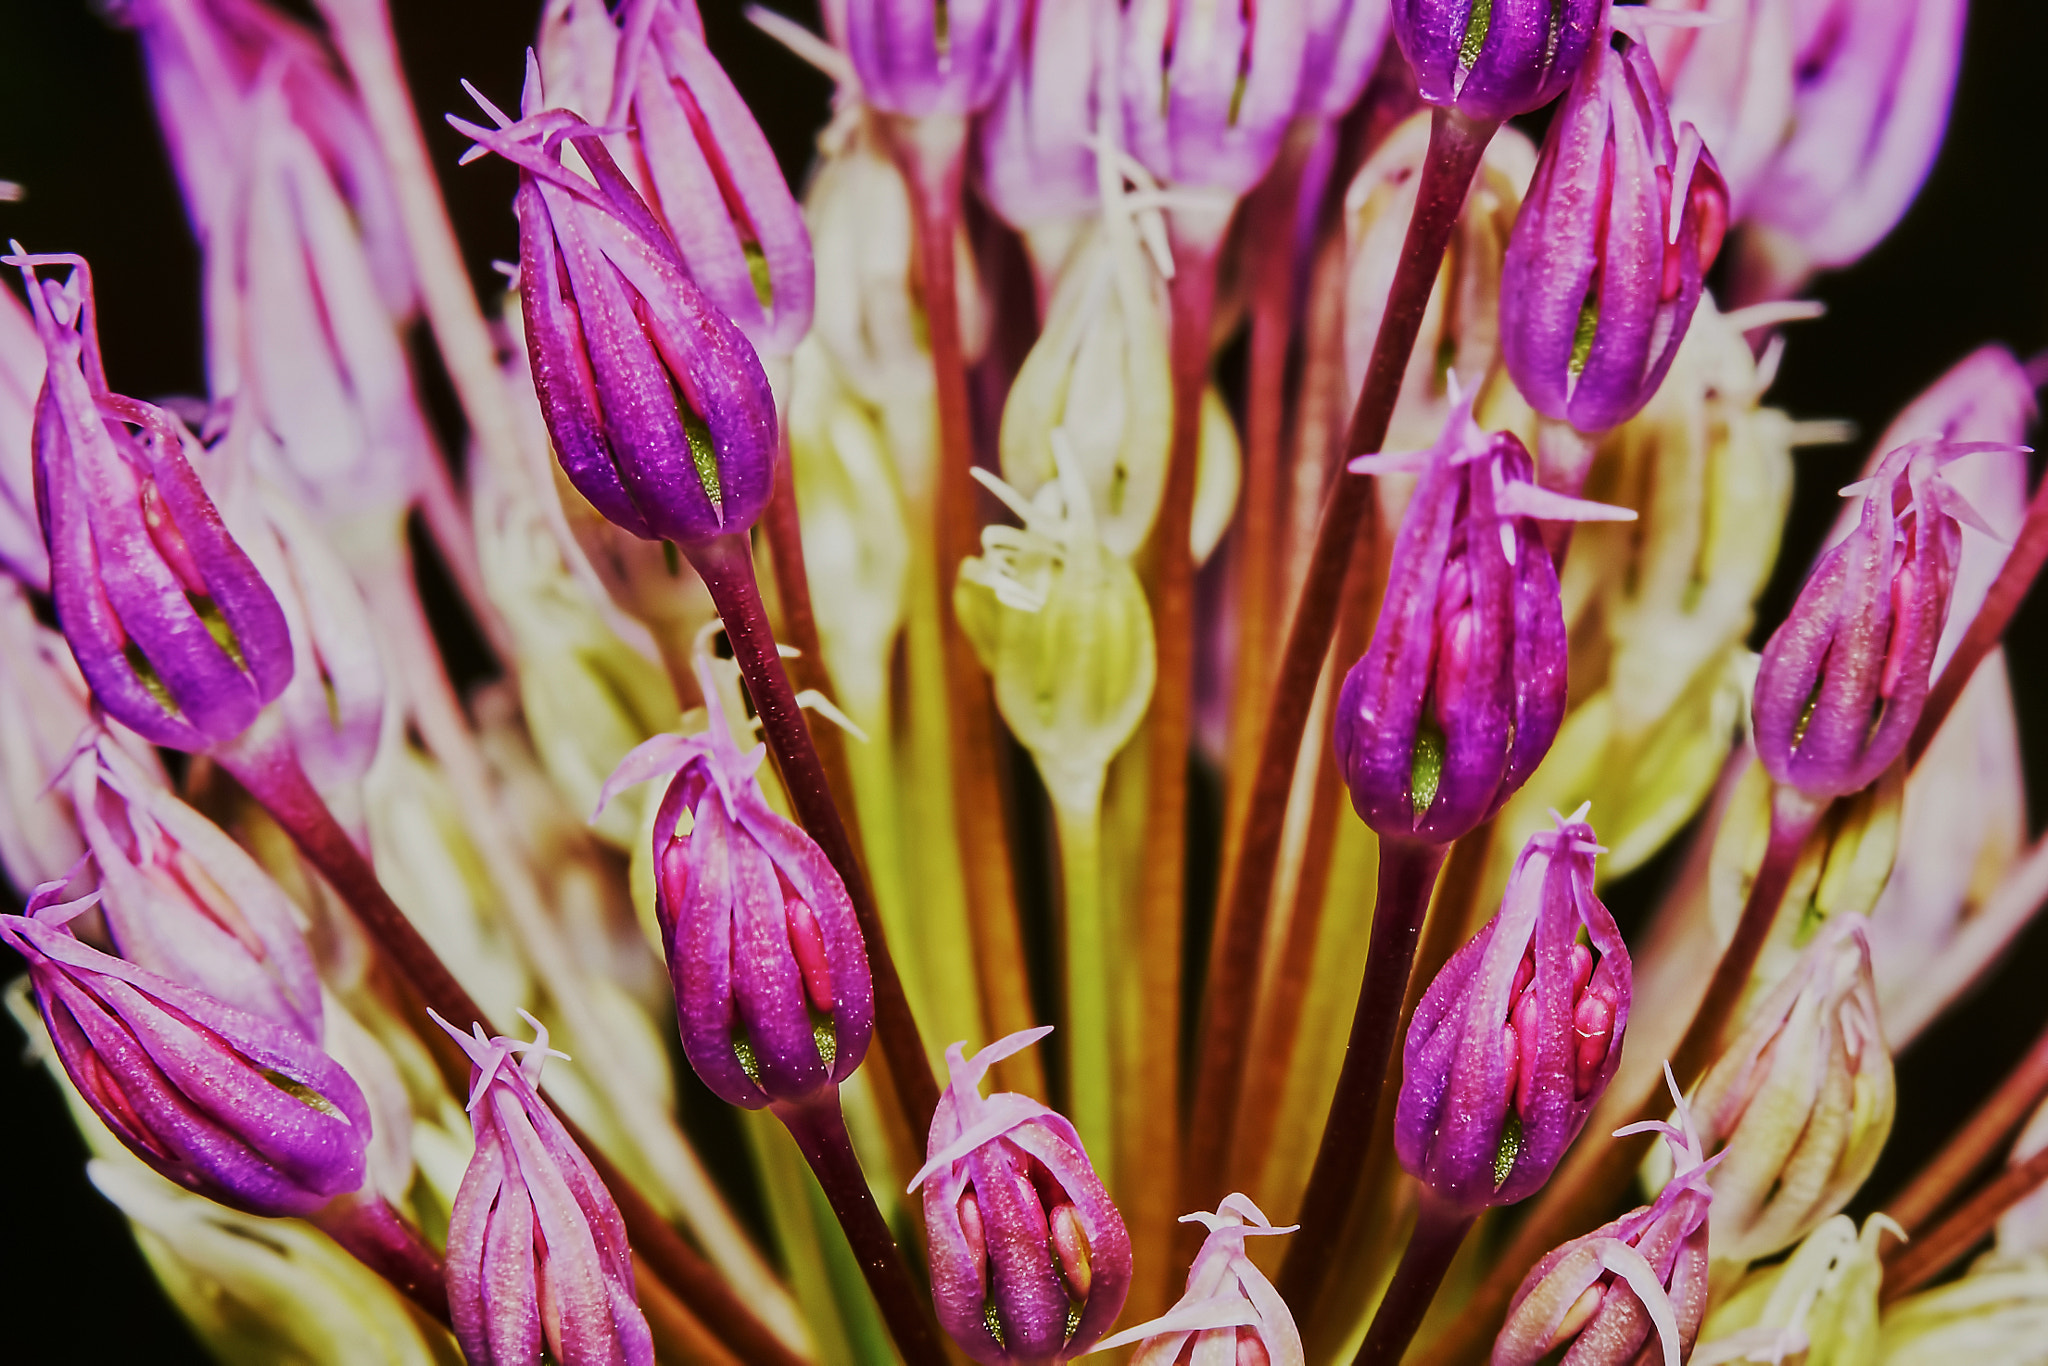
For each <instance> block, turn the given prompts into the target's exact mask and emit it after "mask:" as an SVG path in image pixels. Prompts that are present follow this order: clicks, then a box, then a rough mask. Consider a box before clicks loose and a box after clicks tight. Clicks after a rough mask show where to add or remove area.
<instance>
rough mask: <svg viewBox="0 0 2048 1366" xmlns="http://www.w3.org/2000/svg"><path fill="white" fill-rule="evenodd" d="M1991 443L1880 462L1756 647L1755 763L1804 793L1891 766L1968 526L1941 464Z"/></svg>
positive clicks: (1943, 444)
mask: <svg viewBox="0 0 2048 1366" xmlns="http://www.w3.org/2000/svg"><path fill="white" fill-rule="evenodd" d="M2011 449H2012V447H2010V446H2007V445H2004V444H2003V443H1998V442H1974V441H1970V442H1953V441H1943V440H1940V439H1929V440H1922V441H1916V442H1913V443H1911V444H1909V445H1905V446H1901V447H1899V448H1898V449H1897V450H1895V451H1893V452H1891V453H1890V454H1889V455H1887V456H1885V458H1884V459H1883V461H1882V462H1880V463H1879V465H1878V467H1877V472H1876V474H1875V475H1873V476H1872V477H1871V478H1869V479H1867V480H1865V481H1863V482H1862V483H1860V484H1856V485H1852V486H1851V487H1850V488H1849V489H1845V490H1844V492H1845V493H1849V492H1859V493H1862V494H1863V510H1862V516H1861V519H1860V520H1859V521H1858V522H1857V525H1856V529H1855V530H1854V531H1853V532H1851V533H1850V534H1849V535H1848V537H1847V538H1846V539H1844V540H1843V541H1841V542H1840V543H1839V544H1838V545H1836V546H1834V547H1833V548H1831V549H1830V550H1828V551H1827V552H1826V553H1825V554H1823V555H1822V556H1821V558H1820V562H1819V563H1818V564H1816V565H1815V566H1814V569H1813V573H1812V574H1810V575H1809V576H1808V577H1807V580H1806V586H1805V587H1803V588H1801V589H1800V590H1799V598H1798V600H1797V601H1796V602H1794V603H1793V604H1792V611H1791V613H1790V615H1788V616H1787V617H1786V618H1785V622H1784V624H1783V625H1782V626H1780V627H1779V628H1778V629H1777V631H1776V633H1775V634H1773V635H1772V636H1771V639H1770V643H1769V644H1767V645H1765V646H1764V655H1763V663H1762V666H1761V667H1760V668H1759V669H1758V671H1757V679H1756V700H1755V703H1754V705H1753V708H1752V712H1753V715H1754V717H1755V725H1756V751H1757V757H1758V758H1759V759H1760V760H1762V761H1763V765H1764V768H1765V769H1766V770H1767V771H1768V772H1769V773H1770V775H1771V777H1772V778H1773V779H1774V780H1776V781H1777V782H1780V783H1783V784H1785V785H1787V786H1789V787H1792V788H1796V789H1797V790H1799V791H1800V792H1803V793H1805V794H1807V795H1808V796H1812V797H1835V796H1842V795H1846V794H1847V793H1851V792H1858V791H1861V790H1862V789H1863V788H1865V787H1868V786H1869V785H1870V784H1871V783H1872V782H1874V781H1875V780H1876V778H1877V776H1878V774H1880V773H1882V772H1883V771H1884V770H1885V768H1886V766H1887V765H1889V764H1890V763H1891V761H1892V760H1893V759H1894V758H1896V757H1898V754H1899V751H1900V750H1901V749H1903V748H1904V747H1905V744H1906V741H1907V740H1908V739H1909V738H1910V737H1911V735H1912V733H1913V727H1914V725H1915V723H1917V722H1918V721H1919V719H1920V708H1921V705H1922V704H1923V703H1925V702H1926V700H1927V688H1928V685H1929V683H1930V681H1931V679H1930V675H1931V672H1932V664H1933V659H1934V648H1935V644H1936V642H1937V641H1938V640H1939V639H1940V638H1941V633H1942V626H1943V624H1944V622H1945V621H1946V620H1947V617H1948V609H1949V598H1950V595H1951V592H1952V590H1953V588H1954V584H1955V574H1956V564H1957V560H1958V558H1959V557H1960V554H1961V549H1962V531H1961V528H1960V526H1959V525H1958V523H1959V521H1968V522H1970V523H1971V524H1972V525H1973V526H1978V527H1979V529H1982V530H1987V534H1988V529H1987V528H1984V527H1983V526H1982V519H1981V518H1979V517H1978V515H1977V514H1976V512H1975V511H1974V510H1973V509H1971V507H1970V505H1969V504H1968V503H1967V502H1966V501H1964V499H1963V497H1962V495H1961V494H1960V493H1959V492H1957V490H1956V489H1955V488H1954V487H1953V486H1952V485H1951V484H1950V483H1949V481H1948V477H1947V474H1946V471H1945V468H1944V467H1945V466H1947V465H1948V463H1949V462H1950V461H1952V460H1955V459H1958V458H1959V457H1961V456H1965V455H1969V454H1973V453H1975V452H1978V451H2010V450H2011Z"/></svg>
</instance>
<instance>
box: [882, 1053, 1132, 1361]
mask: <svg viewBox="0 0 2048 1366" xmlns="http://www.w3.org/2000/svg"><path fill="white" fill-rule="evenodd" d="M1051 1032H1052V1029H1051V1027H1050V1026H1046V1027H1042V1028H1039V1029H1027V1030H1024V1031H1022V1032H1020V1033H1017V1034H1012V1035H1010V1036H1009V1037H1007V1038H1003V1039H998V1040H996V1041H995V1042H994V1043H992V1044H990V1045H989V1046H988V1047H987V1048H984V1049H982V1050H981V1051H980V1052H979V1053H976V1054H975V1055H974V1056H973V1057H972V1058H969V1057H967V1056H966V1049H965V1045H963V1044H957V1043H956V1044H954V1045H952V1046H951V1047H950V1048H948V1049H947V1050H946V1071H947V1075H948V1078H949V1081H948V1084H947V1086H946V1092H945V1094H944V1095H943V1096H941V1097H940V1098H939V1108H938V1111H937V1112H936V1113H935V1114H934V1115H933V1116H932V1133H931V1141H930V1144H929V1146H928V1148H927V1155H928V1160H927V1161H926V1162H925V1164H924V1166H923V1167H922V1168H921V1169H919V1171H918V1173H917V1175H916V1176H915V1177H913V1178H912V1179H911V1182H910V1189H911V1190H913V1191H914V1190H916V1189H917V1188H918V1187H919V1186H922V1187H924V1218H925V1228H926V1229H927V1231H928V1232H929V1235H930V1238H931V1273H932V1299H933V1302H934V1304H935V1305H936V1307H937V1309H938V1312H939V1323H940V1325H941V1326H942V1327H944V1328H945V1330H946V1332H947V1333H948V1334H950V1335H951V1337H952V1339H953V1341H954V1342H956V1343H958V1344H959V1345H960V1349H961V1350H962V1351H964V1352H966V1353H967V1355H969V1356H971V1357H973V1358H974V1359H975V1360H976V1361H984V1362H989V1363H993V1364H999V1366H1035V1364H1036V1363H1053V1362H1061V1361H1066V1360H1068V1359H1070V1358H1072V1357H1076V1356H1080V1355H1081V1354H1083V1353H1085V1352H1087V1351H1089V1350H1090V1349H1091V1348H1092V1347H1094V1346H1095V1343H1096V1340H1097V1339H1099V1338H1100V1337H1101V1336H1102V1335H1103V1334H1104V1333H1105V1332H1107V1331H1108V1330H1109V1326H1110V1324H1112V1323H1114V1322H1116V1316H1117V1315H1118V1314H1119V1313H1120V1312H1122V1310H1123V1307H1124V1296H1125V1295H1126V1294H1127V1293H1128V1292H1129V1290H1130V1287H1131V1241H1130V1237H1129V1235H1127V1234H1126V1233H1125V1232H1124V1221H1123V1218H1122V1216H1120V1215H1119V1214H1118V1213H1117V1211H1116V1206H1115V1205H1113V1204H1111V1203H1110V1199H1109V1194H1108V1192H1106V1191H1105V1190H1103V1188H1102V1181H1101V1179H1100V1178H1098V1177H1097V1176H1096V1175H1095V1168H1094V1167H1093V1166H1091V1165H1090V1164H1089V1161H1088V1153H1087V1151H1086V1150H1085V1149H1084V1148H1083V1147H1082V1146H1081V1136H1080V1135H1079V1134H1077V1133H1075V1132H1074V1126H1073V1125H1072V1124H1070V1123H1068V1122H1067V1120H1066V1118H1065V1117H1064V1116H1061V1115H1058V1114H1055V1113H1054V1112H1053V1111H1051V1110H1048V1109H1047V1108H1046V1107H1045V1106H1043V1105H1041V1104H1039V1103H1038V1102H1037V1101H1035V1100H1033V1099H1031V1098H1030V1097H1029V1096H1021V1095H1017V1094H1015V1093H1014V1092H1009V1091H1002V1092H998V1093H997V1094H995V1095H992V1096H983V1095H982V1094H981V1081H982V1078H983V1077H985V1076H986V1075H987V1074H988V1069H989V1068H990V1067H991V1066H993V1065H994V1064H996V1063H998V1062H1000V1061H1002V1060H1003V1059H1004V1058H1007V1057H1009V1056H1011V1055H1012V1054H1014V1053H1016V1052H1018V1051H1019V1050H1021V1049H1024V1048H1028V1047H1029V1046H1030V1045H1032V1044H1034V1043H1036V1042H1037V1041H1038V1040H1040V1039H1042V1038H1044V1037H1045V1036H1046V1035H1047V1034H1050V1033H1051Z"/></svg>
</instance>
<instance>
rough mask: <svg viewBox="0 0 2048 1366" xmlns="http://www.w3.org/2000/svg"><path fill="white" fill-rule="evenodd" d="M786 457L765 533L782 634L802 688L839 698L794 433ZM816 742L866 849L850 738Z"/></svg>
mask: <svg viewBox="0 0 2048 1366" xmlns="http://www.w3.org/2000/svg"><path fill="white" fill-rule="evenodd" d="M782 443H783V450H782V456H781V458H780V459H778V460H777V461H776V462H775V493H774V495H773V496H772V497H771V498H769V500H768V506H767V508H766V509H765V510H764V511H763V512H762V513H761V530H762V532H763V534H764V535H765V536H766V537H767V541H768V563H769V565H770V566H771V567H772V568H773V569H774V571H775V596H776V599H777V601H778V603H779V604H780V606H781V608H782V630H783V634H784V635H786V636H788V637H789V643H790V644H791V645H794V646H795V647H796V650H797V655H796V658H795V659H793V660H791V661H790V665H789V671H790V672H791V673H793V674H795V675H796V682H797V686H798V687H799V688H803V689H805V690H807V691H814V692H818V693H822V694H824V695H825V696H827V697H833V698H834V700H837V698H836V695H835V694H834V692H833V689H832V678H831V675H830V674H829V673H827V672H826V669H825V651H824V647H823V646H821V645H820V644H819V643H818V618H817V615H816V614H815V613H814V612H813V611H812V610H811V578H810V575H809V574H808V573H807V572H806V571H805V569H804V532H803V525H802V523H801V522H800V521H799V520H798V518H797V507H796V471H795V469H794V467H793V465H792V463H791V461H790V458H789V433H788V430H787V428H785V429H784V431H783V436H782ZM812 738H813V739H814V740H816V741H817V745H818V758H819V761H820V762H822V763H823V764H824V765H825V780H826V783H827V785H828V786H829V787H830V789H831V792H832V797H833V800H834V801H835V802H836V803H837V804H838V807H839V810H840V813H841V815H842V816H843V817H844V818H845V820H846V822H847V825H848V828H849V830H850V831H851V837H852V839H853V842H854V845H855V847H856V848H861V849H863V850H864V849H865V844H864V842H863V840H862V839H861V829H860V819H859V810H858V808H856V807H855V805H854V801H853V776H852V774H851V773H850V772H849V771H848V768H847V763H846V740H845V738H844V737H843V736H841V735H840V733H839V729H838V727H836V726H826V727H823V728H822V729H820V730H819V731H817V732H816V733H815V734H814V735H813V736H812Z"/></svg>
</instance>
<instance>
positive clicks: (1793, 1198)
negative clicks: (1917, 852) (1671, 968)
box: [1691, 914, 1896, 1262]
mask: <svg viewBox="0 0 2048 1366" xmlns="http://www.w3.org/2000/svg"><path fill="white" fill-rule="evenodd" d="M1895 1103H1896V1092H1895V1089H1894V1085H1893V1078H1892V1059H1891V1053H1890V1052H1889V1051H1888V1050H1887V1049H1886V1047H1885V1041H1884V1034H1883V1030H1882V1028H1881V1027H1880V1025H1879V1022H1878V1016H1877V989H1876V987H1875V985H1874V984H1873V983H1872V981H1871V977H1870V946H1869V941H1868V937H1867V935H1866V932H1865V921H1864V919H1863V917H1862V916H1859V915H1853V914H1841V915H1838V916H1836V917H1834V918H1833V919H1831V920H1830V921H1828V923H1827V924H1826V925H1825V926H1824V927H1823V928H1822V929H1821V931H1820V933H1819V934H1818V935H1817V936H1816V937H1815V939H1814V941H1813V943H1812V944H1811V945H1810V946H1808V948H1807V950H1806V952H1805V953H1804V954H1803V955H1801V957H1800V959H1799V961H1798V963H1797V964H1796V965H1795V966H1794V967H1793V970H1792V971H1791V972H1790V973H1789V974H1787V975H1786V977H1785V979H1784V980H1783V981H1782V982H1780V983H1779V984H1778V985H1777V987H1776V988H1775V989H1773V990H1772V991H1771V993H1770V994H1769V995H1768V996H1767V997H1765V998H1764V999H1763V1000H1762V1001H1760V1002H1758V1003H1757V1005H1756V1007H1755V1008H1754V1009H1753V1010H1752V1011H1751V1012H1750V1014H1749V1015H1748V1016H1747V1018H1746V1020H1745V1022H1744V1024H1743V1025H1742V1027H1741V1028H1740V1030H1738V1031H1737V1032H1736V1034H1735V1035H1734V1037H1733V1038H1732V1039H1731V1040H1730V1041H1729V1042H1728V1044H1727V1046H1726V1047H1725V1048H1724V1049H1723V1050H1722V1052H1721V1056H1720V1057H1719V1059H1717V1060H1716V1061H1715V1063H1714V1065H1713V1066H1712V1067H1711V1068H1710V1069H1708V1072H1707V1075H1706V1076H1705V1078H1703V1079H1702V1080H1701V1082H1700V1084H1699V1087H1698V1089H1697V1090H1696V1091H1695V1092H1694V1093H1693V1095H1692V1097H1691V1105H1692V1113H1693V1117H1694V1119H1695V1121H1696V1122H1697V1123H1698V1125H1699V1131H1700V1138H1701V1141H1702V1142H1703V1143H1704V1144H1705V1145H1706V1151H1707V1152H1709V1153H1714V1152H1717V1151H1719V1152H1721V1153H1722V1157H1721V1162H1720V1165H1719V1166H1718V1167H1716V1168H1715V1169H1714V1174H1713V1178H1712V1184H1713V1187H1714V1210H1713V1216H1712V1223H1711V1225H1710V1232H1709V1243H1710V1245H1711V1247H1712V1255H1713V1257H1714V1260H1715V1261H1717V1262H1747V1261H1754V1260H1756V1259H1757V1258H1759V1257H1767V1256H1769V1255H1770V1254H1771V1253H1773V1252H1776V1251H1778V1250H1779V1249H1781V1248H1785V1247H1789V1246H1791V1245H1792V1244H1793V1243H1795V1242H1798V1241H1799V1240H1800V1239H1801V1238H1803V1237H1805V1236H1806V1235H1807V1234H1808V1233H1809V1232H1811V1231H1812V1230H1813V1229H1814V1228H1816V1227H1817V1226H1818V1225H1819V1224H1820V1223H1821V1221H1822V1220H1824V1219H1826V1218H1828V1217H1829V1216H1830V1215H1832V1214H1834V1213H1835V1212H1836V1211H1838V1210H1840V1209H1841V1208H1842V1206H1843V1205H1845V1204H1847V1203H1848V1202H1849V1198H1850V1197H1851V1196H1852V1195H1854V1194H1855V1193H1856V1191H1857V1188H1858V1187H1860V1186H1861V1185H1862V1184H1863V1182H1864V1179H1865V1178H1866V1177H1868V1176H1869V1175H1870V1171H1871V1168H1873V1167H1874V1166H1876V1165H1877V1157H1878V1153H1879V1152H1880V1151H1881V1150H1882V1149H1883V1147H1884V1142H1885V1139H1886V1138H1887V1137H1888V1136H1889V1135H1890V1133H1891V1127H1892V1115H1893V1110H1894V1106H1895Z"/></svg>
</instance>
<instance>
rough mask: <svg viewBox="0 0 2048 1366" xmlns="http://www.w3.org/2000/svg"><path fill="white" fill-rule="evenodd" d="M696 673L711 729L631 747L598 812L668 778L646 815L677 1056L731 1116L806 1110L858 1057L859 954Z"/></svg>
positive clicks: (705, 671) (867, 1014) (870, 1000)
mask: <svg viewBox="0 0 2048 1366" xmlns="http://www.w3.org/2000/svg"><path fill="white" fill-rule="evenodd" d="M697 676H698V678H699V680H700V681H701V682H702V684H703V689H704V698H705V705H706V709H707V710H708V712H709V713H710V723H711V725H710V730H709V731H708V732H707V733H705V734H702V735H692V736H688V737H684V736H680V735H657V736H655V737H654V738H653V739H652V740H649V741H647V742H646V743H645V744H642V745H641V746H639V747H638V748H637V749H635V750H634V751H633V752H632V753H630V754H628V755H627V756H626V757H625V759H624V760H623V761H622V762H621V763H620V764H619V768H618V771H617V772H616V773H614V774H613V775H612V777H611V781H610V782H608V783H606V784H605V788H604V792H603V794H602V795H601V797H600V799H599V804H598V810H599V811H600V812H601V811H602V810H603V809H604V806H605V804H606V803H608V802H609V801H610V799H611V798H612V796H614V795H615V794H616V793H618V792H619V791H620V790H622V789H623V788H626V787H630V786H632V785H633V784H635V783H641V782H645V781H647V780H648V779H650V778H655V777H663V776H666V775H668V774H671V773H673V774H674V775H675V779H674V781H673V782H671V783H670V784H669V788H668V792H667V794H666V795H665V796H664V797H663V798H662V801H661V807H660V809H659V811H658V813H657V814H656V816H655V818H654V869H655V881H656V895H657V900H656V903H655V914H656V917H657V919H658V920H659V922H660V925H661V937H662V946H663V949H664V951H665V952H666V953H667V955H668V968H669V976H670V978H671V979H672V980H673V982H674V985H675V993H676V1010H677V1012H678V1014H679V1015H680V1017H681V1021H680V1023H681V1028H682V1035H683V1052H684V1054H685V1055H686V1056H687V1057H688V1058H689V1060H690V1066H691V1067H693V1068H695V1069H696V1072H697V1075H698V1076H699V1077H701V1078H703V1080H704V1084H705V1085H706V1086H709V1087H710V1088H711V1089H712V1090H713V1091H715V1092H717V1093H718V1095H719V1097H720V1098H721V1099H723V1100H725V1101H728V1102H729V1103H731V1104H733V1105H742V1106H745V1107H746V1108H747V1109H750V1110H758V1109H760V1108H761V1107H763V1106H765V1105H768V1104H770V1103H771V1102H775V1101H788V1102H800V1101H805V1100H809V1099H811V1098H813V1097H815V1096H817V1095H818V1094H819V1093H820V1092H822V1091H824V1090H825V1089H826V1088H828V1087H831V1086H834V1085H837V1084H838V1083H839V1082H841V1081H844V1080H845V1079H846V1078H847V1076H849V1075H850V1074H851V1073H852V1072H853V1069H854V1068H856V1067H858V1066H859V1065H860V1060H861V1058H862V1057H864V1056H865V1055H866V1053H867V1047H868V1036H869V1034H870V1032H871V1031H872V1029H873V1026H874V997H873V990H872V985H871V983H870V980H869V977H868V960H867V950H866V948H865V947H864V946H863V944H862V942H861V937H860V926H859V924H858V922H856V921H855V919H854V915H853V903H852V902H851V901H849V900H848V899H847V896H846V888H845V885H844V884H843V883H841V882H840V880H839V875H838V873H836V872H834V871H833V869H832V865H831V863H830V862H828V861H827V860H826V858H825V855H824V853H823V851H822V850H820V849H819V848H818V846H817V844H816V843H814V842H813V841H812V839H811V837H810V836H809V835H807V834H805V833H804V832H803V831H802V830H801V829H799V828H798V827H797V826H795V825H793V824H791V823H790V822H789V821H787V820H784V819H783V818H782V817H781V816H778V815H777V814H775V812H774V811H773V810H772V809H771V808H770V807H769V805H768V801H767V798H766V797H764V796H763V795H762V793H761V786H760V783H759V782H757V781H756V780H755V778H754V771H755V770H756V769H758V768H759V767H760V766H761V760H762V759H764V758H766V757H767V750H766V749H765V748H761V747H756V748H755V749H754V750H752V751H751V752H750V753H747V754H741V753H740V751H739V746H738V745H736V744H735V743H734V742H733V739H732V735H731V733H730V732H729V731H728V730H727V729H726V722H725V714H724V708H723V707H722V706H721V704H720V703H719V701H718V691H717V684H716V683H715V681H714V680H713V678H712V676H711V671H710V668H709V666H708V665H707V664H705V663H704V662H702V661H701V660H700V661H699V664H698V670H697ZM686 815H687V816H688V817H689V819H690V825H689V828H688V829H687V831H685V830H684V829H683V828H682V821H683V819H684V817H685V816H686Z"/></svg>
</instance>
